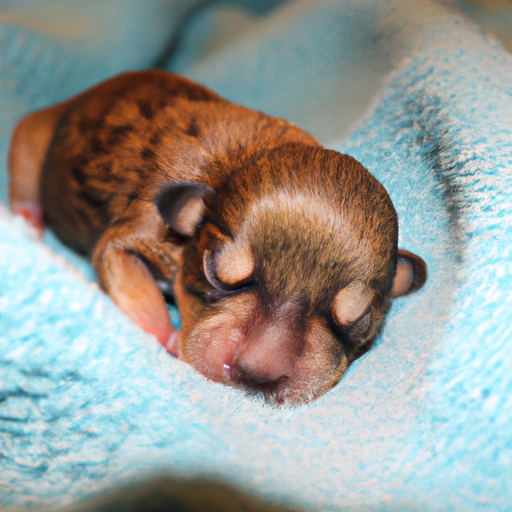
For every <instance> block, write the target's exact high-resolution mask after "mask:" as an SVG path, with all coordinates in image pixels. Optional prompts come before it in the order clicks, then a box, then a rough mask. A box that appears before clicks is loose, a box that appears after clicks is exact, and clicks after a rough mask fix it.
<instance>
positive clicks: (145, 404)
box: [0, 0, 512, 511]
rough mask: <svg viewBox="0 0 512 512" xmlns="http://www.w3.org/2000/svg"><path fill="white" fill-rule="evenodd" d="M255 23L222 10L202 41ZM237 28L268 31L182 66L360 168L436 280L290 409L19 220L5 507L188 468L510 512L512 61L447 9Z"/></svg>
mask: <svg viewBox="0 0 512 512" xmlns="http://www.w3.org/2000/svg"><path fill="white" fill-rule="evenodd" d="M233 12H234V11H232V10H229V9H228V10H226V9H224V10H223V9H221V8H217V7H212V8H210V9H205V10H203V11H201V12H200V13H198V14H197V15H196V17H195V18H194V19H193V20H192V22H191V25H189V26H188V27H187V30H186V31H185V34H187V33H188V34H193V33H194V30H197V27H198V26H201V24H203V26H204V24H207V23H208V20H209V19H215V20H216V23H217V24H218V25H217V26H222V20H223V17H224V19H228V18H229V16H233ZM235 16H239V19H242V18H243V19H245V20H246V21H247V27H248V31H244V33H243V34H240V33H238V34H236V31H233V32H232V33H231V35H230V36H229V37H230V38H231V41H229V40H228V39H229V38H227V36H226V37H225V38H224V40H223V41H222V44H221V43H219V38H218V36H216V35H215V33H214V32H215V31H213V34H212V35H211V36H210V37H212V38H213V39H214V40H216V41H217V43H218V44H217V46H216V47H215V48H214V49H213V50H212V49H211V48H210V49H208V48H205V47H204V45H203V47H201V45H202V44H203V43H201V42H199V44H197V40H195V43H194V41H190V45H188V44H187V42H186V38H185V43H184V45H183V46H182V47H181V50H180V52H182V53H180V55H179V56H178V57H176V59H174V60H172V61H171V63H170V64H169V66H170V67H171V68H172V67H173V66H174V68H175V69H179V70H180V72H183V73H185V74H187V75H189V76H191V77H193V78H195V79H197V80H200V81H202V82H203V83H205V84H207V85H210V86H211V87H213V88H214V89H215V90H217V91H218V92H219V93H221V94H223V95H226V96H227V97H229V98H230V99H232V100H234V101H239V102H243V103H245V104H248V105H249V106H252V107H255V108H259V109H263V110H265V111H267V112H269V113H275V114H278V115H282V116H285V117H287V118H289V119H291V120H292V121H294V122H297V123H299V124H301V125H302V126H305V127H307V128H308V129H310V130H311V131H312V132H313V133H315V134H316V135H317V136H318V137H320V138H321V139H322V140H323V141H324V142H325V143H326V144H327V145H328V146H329V147H333V148H336V149H340V150H343V151H347V152H349V153H350V154H352V155H354V156H356V157H357V158H359V159H360V160H361V161H362V162H363V164H364V165H366V166H367V167H368V168H369V169H370V171H371V172H373V173H374V174H375V175H376V176H377V177H378V178H379V179H381V180H382V182H383V183H384V184H385V185H386V187H387V188H388V190H389V191H390V194H391V196H392V198H393V200H394V202H395V205H396V207H397V210H398V213H399V217H400V228H401V234H400V239H401V246H402V247H404V248H407V249H409V250H412V251H415V252H418V253H419V254H421V255H422V256H423V257H424V258H425V259H426V260H427V262H428V264H429V270H430V279H429V282H428V284H427V286H426V287H425V288H424V289H423V290H422V291H420V292H419V293H417V294H416V295H413V296H411V297H408V298H405V299H402V300H399V301H396V303H395V304H394V306H393V308H392V311H391V315H390V317H389V319H388V321H387V324H386V328H385V331H384V334H383V335H382V336H381V338H380V339H379V341H378V345H377V347H376V348H375V349H374V350H372V351H370V352H369V353H368V354H367V355H366V356H364V357H363V358H362V359H361V360H360V361H358V362H357V363H356V364H354V365H353V367H352V368H351V369H350V371H349V372H348V374H347V375H346V377H345V378H344V379H343V381H342V382H341V383H340V385H338V386H337V387H336V389H335V390H333V391H332V392H330V393H328V394H327V395H325V396H324V397H322V398H321V399H320V400H318V401H317V402H315V403H313V404H311V405H309V406H307V407H302V408H300V409H297V410H292V411H290V410H278V411H274V410H270V409H268V408H266V407H265V406H262V405H261V404H258V403H254V402H252V401H249V400H247V399H246V398H244V397H243V396H241V395H240V394H239V393H237V392H235V391H233V390H229V389H227V388H224V387H222V386H220V385H216V384H212V383H209V382H206V381H205V380H204V379H203V378H202V377H201V376H200V375H198V374H196V373H195V372H193V371H192V370H191V369H190V368H188V367H187V366H186V365H184V364H182V363H180V362H178V361H175V360H172V359H171V358H169V357H168V356H167V355H166V354H165V353H164V352H163V350H162V349H161V348H160V347H159V346H157V344H156V342H154V340H152V339H151V338H150V337H149V336H147V335H145V334H144V333H142V332H140V331H139V330H138V329H137V328H136V327H135V326H133V325H132V324H131V323H130V322H128V321H127V320H125V319H124V317H123V316H122V315H121V313H119V312H118V311H117V309H116V308H115V307H114V306H113V305H112V303H111V302H110V300H109V299H108V298H107V297H105V296H104V295H102V294H101V293H99V291H98V289H97V287H96V286H95V285H94V284H92V283H91V281H90V269H89V267H88V266H87V264H85V263H84V262H81V261H79V260H77V259H76V258H75V257H72V256H69V253H68V252H67V250H65V249H64V248H62V247H60V246H59V245H58V243H56V242H54V241H53V242H52V241H51V240H50V239H47V241H46V244H45V245H43V244H41V243H39V242H35V241H32V240H30V238H29V237H28V236H27V234H26V233H25V231H24V229H23V225H22V223H21V221H20V219H13V218H11V217H10V216H9V215H8V214H7V213H6V212H0V233H1V235H0V257H1V262H0V360H1V363H0V364H1V366H0V398H2V397H3V398H5V400H4V401H3V402H0V482H1V484H0V503H2V504H4V505H13V506H14V505H25V504H34V503H45V504H56V503H64V502H68V501H72V500H74V499H76V498H77V497H80V496H83V495H84V494H86V493H90V492H93V491H98V490H101V489H105V488H111V487H113V486H115V485H116V484H118V483H120V482H124V481H126V480H127V479H130V478H138V477H141V476H142V475H146V476H147V475H149V474H151V472H155V471H170V472H173V473H179V474H186V475H192V474H197V473H204V472H206V473H209V474H214V475H217V476H218V477H220V478H223V479H226V480H228V481H230V482H232V483H235V484H238V485H240V486H242V487H244V488H246V489H248V490H250V491H252V492H255V493H258V494H261V495H263V496H266V497H268V498H271V499H274V500H276V501H284V502H286V503H289V504H294V505H300V506H303V507H306V508H309V509H311V510H315V511H317V510H332V511H335V510H340V509H342V510H354V511H356V510H357V511H367V510H368V511H370V510H371V511H377V510H379V511H416V510H427V511H480V510H482V511H483V510H492V511H508V510H510V509H511V505H512V484H511V482H512V469H511V468H512V427H511V426H510V425H511V422H512V372H511V371H510V369H511V368H512V336H511V330H512V313H511V311H512V298H511V293H510V290H511V284H512V255H511V248H510V247H511V244H510V238H511V235H512V229H511V224H512V213H511V200H510V197H511V194H510V190H512V189H511V185H512V183H511V181H512V172H511V171H512V57H511V55H510V54H508V53H507V52H505V51H504V50H503V49H502V48H501V46H500V45H499V44H497V43H496V42H494V41H493V40H490V39H489V38H488V37H487V36H485V35H484V34H483V33H482V32H481V31H480V29H478V28H477V27H476V26H474V25H472V23H471V22H470V21H469V20H468V19H466V18H464V17H461V16H460V15H458V14H457V13H456V12H455V11H452V10H450V8H449V7H448V6H447V4H446V3H445V4H438V3H434V2H431V1H426V0H417V1H413V0H403V1H400V0H358V1H356V0H352V1H349V0H345V1H316V2H304V1H295V2H290V3H288V4H287V5H285V6H283V7H282V8H281V9H278V10H276V11H275V12H271V13H267V14H266V15H264V16H263V15H256V14H250V15H244V14H240V12H239V11H238V13H235ZM225 17H227V18H225ZM231 19H232V18H231ZM205 41H206V39H205ZM192 43H194V44H195V46H194V45H193V44H192ZM13 44H14V40H13ZM17 44H20V45H21V43H19V42H18V43H17ZM38 44H39V43H38ZM40 44H41V48H43V47H44V48H47V46H46V44H43V43H40ZM55 45H56V46H54V47H51V46H48V48H49V49H48V50H45V51H47V52H48V55H49V57H48V58H49V59H50V60H51V56H53V55H60V54H59V53H58V52H60V51H62V50H61V48H62V46H65V45H63V44H62V43H59V44H58V45H57V43H55ZM19 51H21V50H19ZM187 51H189V53H188V54H187ZM34 66H35V64H34ZM40 66H41V71H38V73H40V74H41V75H43V76H44V77H46V80H47V81H46V82H44V83H43V85H44V84H46V86H45V87H48V88H49V90H50V91H51V87H50V85H49V84H51V80H50V75H46V74H45V73H47V72H46V71H44V70H46V67H45V66H46V65H43V64H40ZM27 69H28V68H27ZM35 69H39V68H37V67H36V68H35ZM24 72H26V73H28V71H24ZM13 73H14V71H13ZM28 76H31V75H30V73H28ZM38 76H39V75H38V74H37V73H35V74H34V75H33V80H34V81H36V82H37V77H38ZM65 76H66V73H65V72H63V74H62V77H63V78H65ZM63 78H62V79H63ZM62 79H60V80H62ZM0 80H4V81H5V80H7V79H5V78H4V72H3V71H2V67H1V66H0ZM25 81H26V82H27V83H26V87H27V91H28V90H32V89H30V87H34V89H33V90H34V91H35V92H34V93H33V95H34V96H33V97H34V98H36V97H37V98H39V94H41V93H42V91H44V90H45V87H43V85H41V86H40V88H39V86H38V87H36V86H35V85H30V83H29V81H27V80H25ZM2 91H5V89H2ZM16 91H18V89H17V88H13V90H12V94H15V93H16V94H18V93H17V92H16ZM26 94H27V96H28V92H27V93H26ZM48 94H49V95H50V94H53V93H51V92H50V93H48ZM3 96H4V97H3V98H2V95H0V101H3V102H5V103H6V104H7V103H8V102H9V99H8V98H6V96H8V95H7V93H5V94H3ZM16 98H18V100H17V101H19V102H20V103H19V104H20V105H21V102H22V101H24V100H23V98H24V94H23V95H20V94H18V96H16ZM30 101H36V100H35V99H34V100H30ZM38 101H39V100H38ZM41 102H44V101H43V100H41ZM13 108H14V107H13ZM18 108H19V107H18ZM2 126H4V127H7V126H8V123H7V121H5V119H4V116H3V114H2ZM6 129H7V128H5V129H4V134H3V135H2V139H1V141H2V144H6V138H5V137H6V135H5V130H6ZM49 247H50V248H49ZM62 257H64V258H66V260H63V259H62ZM66 261H72V263H73V265H69V264H68V263H66ZM75 268H79V269H80V271H79V272H78V273H77V271H76V270H75ZM84 276H85V277H84Z"/></svg>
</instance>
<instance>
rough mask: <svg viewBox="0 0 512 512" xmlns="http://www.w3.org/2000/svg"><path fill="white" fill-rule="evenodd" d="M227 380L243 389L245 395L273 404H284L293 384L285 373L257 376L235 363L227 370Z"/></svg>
mask: <svg viewBox="0 0 512 512" xmlns="http://www.w3.org/2000/svg"><path fill="white" fill-rule="evenodd" d="M229 380H230V381H231V382H232V383H233V385H234V386H235V387H237V388H240V389H241V390H243V391H244V392H245V394H246V395H247V396H249V397H255V398H262V399H263V400H264V401H265V402H267V403H268V404H270V405H274V406H282V405H285V404H286V402H287V397H288V396H289V395H290V388H291V387H292V386H293V381H292V379H291V378H290V377H288V376H287V375H282V376H280V377H279V378H277V379H274V378H272V377H266V376H262V375H260V376H257V375H253V374H251V373H249V372H247V371H246V370H244V369H243V368H242V367H240V366H238V365H236V364H235V365H234V366H233V367H232V368H231V369H230V370H229Z"/></svg>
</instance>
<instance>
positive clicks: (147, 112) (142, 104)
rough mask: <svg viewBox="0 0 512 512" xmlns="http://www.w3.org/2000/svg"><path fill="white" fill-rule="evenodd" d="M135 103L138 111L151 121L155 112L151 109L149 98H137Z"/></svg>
mask: <svg viewBox="0 0 512 512" xmlns="http://www.w3.org/2000/svg"><path fill="white" fill-rule="evenodd" d="M137 105H138V107H139V110H140V113H141V114H142V115H143V116H144V118H145V119H147V120H148V121H151V120H152V119H153V118H154V117H155V113H154V110H153V106H152V104H151V102H150V101H149V100H142V99H139V100H137Z"/></svg>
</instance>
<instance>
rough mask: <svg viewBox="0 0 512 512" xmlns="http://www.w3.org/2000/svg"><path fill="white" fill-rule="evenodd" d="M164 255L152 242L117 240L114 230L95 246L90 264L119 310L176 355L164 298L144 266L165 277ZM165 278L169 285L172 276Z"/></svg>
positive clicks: (176, 333)
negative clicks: (155, 270) (148, 264)
mask: <svg viewBox="0 0 512 512" xmlns="http://www.w3.org/2000/svg"><path fill="white" fill-rule="evenodd" d="M164 253H165V254H167V256H168V253H166V252H165V250H163V249H162V248H161V247H158V244H155V242H153V241H151V240H144V239H138V238H136V237H133V236H130V237H129V238H126V239H122V238H121V239H120V238H117V237H116V233H115V230H108V231H107V232H105V234H104V235H103V237H102V239H101V240H100V241H99V243H98V245H97V246H96V249H95V251H94V253H93V256H92V264H93V267H94V269H95V271H96V274H97V276H98V280H99V283H100V285H101V287H102V288H103V289H104V290H105V291H106V292H107V293H108V294H109V295H110V297H111V298H112V300H113V301H114V303H115V304H116V305H117V306H118V307H119V309H121V311H123V313H125V314H126V315H127V316H128V317H129V318H131V319H132V320H133V321H134V322H135V323H136V324H137V325H138V326H139V327H140V328H141V329H143V330H144V331H146V332H148V333H150V334H152V335H153V336H155V337H156V339H157V340H158V341H159V342H160V343H161V344H162V345H164V346H165V348H166V349H167V351H168V352H169V353H171V354H173V355H175V356H177V355H178V343H179V336H180V333H179V331H178V330H177V329H176V328H175V327H174V326H173V325H172V323H171V317H170V314H169V310H168V308H167V304H166V302H165V299H164V296H163V294H162V292H161V291H160V289H159V288H158V286H157V284H156V282H155V279H154V277H153V275H152V274H151V272H150V270H149V268H148V266H147V264H146V262H148V263H151V267H152V268H158V269H159V270H160V271H161V273H162V274H163V275H166V273H167V276H168V275H169V262H168V261H164V258H163V257H162V256H161V255H162V254H164ZM168 279H169V280H171V282H172V277H170V276H169V277H168Z"/></svg>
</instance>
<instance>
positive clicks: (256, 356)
mask: <svg viewBox="0 0 512 512" xmlns="http://www.w3.org/2000/svg"><path fill="white" fill-rule="evenodd" d="M156 202H157V206H158V208H159V211H160V214H161V215H162V218H163V219H164V222H165V223H166V225H167V226H168V228H169V233H170V236H171V237H173V239H174V241H175V242H179V243H181V244H182V245H183V264H182V267H181V269H180V272H179V274H178V276H177V281H176V283H175V293H176V299H177V302H178V306H179V309H180V312H181V315H182V345H181V348H180V356H181V358H182V359H183V360H185V361H187V362H189V363H190V364H191V365H192V366H194V367H195V368H196V369H197V370H199V371H200V372H201V373H202V374H204V375H205V376H206V377H208V378H210V379H212V380H214V381H218V382H222V383H224V384H227V385H230V386H236V387H240V388H242V389H244V390H245V391H247V392H248V393H250V394H257V395H261V396H263V397H264V399H265V400H266V401H268V402H269V403H272V404H274V405H299V404H301V403H305V402H308V401H310V400H312V399H314V398H316V397H318V396H319V395H321V394H322V393H324V392H325V391H327V390H328V389H330V388H332V387H333V386H334V385H335V384H336V383H337V382H338V381H339V380H340V378H341V376H342V375H343V373H344V372H345V370H346V369H347V367H348V366H349V365H350V363H351V362H352V361H354V360H355V359H356V358H358V357H359V356H361V355H362V354H364V353H365V352H366V351H367V350H368V349H369V348H371V346H372V344H373V342H374V340H375V338H376V336H377V334H378V333H379V330H380V328H381V326H382V323H383V321H384V318H385V315H386V312H387V311H388V309H389V305H390V298H391V296H399V295H403V294H406V293H409V292H410V291H412V290H414V289H417V288H418V287H420V286H421V285H422V284H423V282H424V279H425V267H424V264H423V262H422V260H421V259H419V258H418V257H416V256H414V255H413V254H411V253H405V252H403V253H399V252H398V251H397V236H398V224H397V217H396V213H395V209H394V207H393V204H392V202H391V200H390V198H389V196H388V194H387V193H386V191H385V189H384V188H383V187H382V185H381V184H380V183H379V182H378V181H377V180H376V179H375V178H374V177H373V176H372V175H371V174H369V173H368V172H367V171H366V170H365V169H364V168H363V167H362V166H361V165H360V164H359V163H358V162H357V161H356V160H354V159H353V158H351V157H349V156H347V155H343V154H340V153H337V152H335V151H329V150H325V149H322V148H316V147H310V146H305V145H297V144H289V145H285V146H282V147H280V148H277V149H275V150H273V151H271V152H269V153H267V154H265V155H264V156H260V157H259V158H255V159H253V160H252V161H250V162H248V163H247V164H246V165H244V166H243V167H242V168H241V169H237V170H236V171H235V172H233V173H231V174H230V175H229V176H228V177H227V178H226V179H225V180H224V181H222V182H221V183H220V184H219V185H218V186H216V187H215V188H214V189H212V188H208V187H205V186H202V185H198V184H194V183H179V184H174V185H171V186H169V187H168V188H166V189H164V190H163V191H162V192H161V193H160V194H159V196H158V197H157V199H156Z"/></svg>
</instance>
